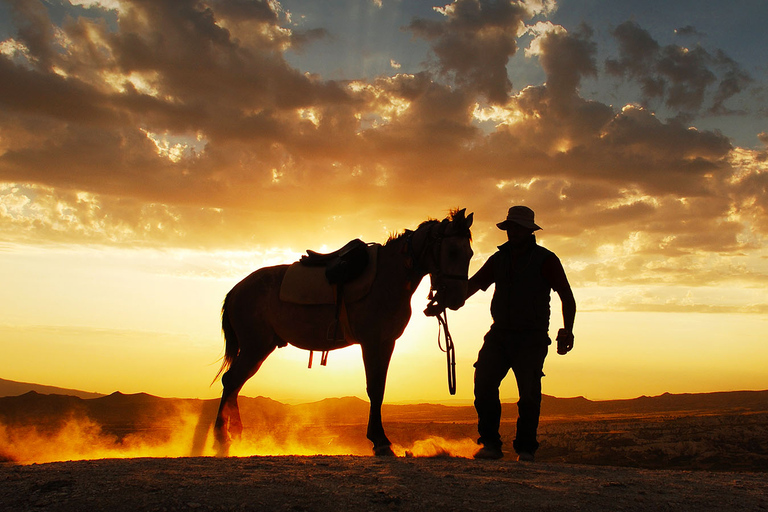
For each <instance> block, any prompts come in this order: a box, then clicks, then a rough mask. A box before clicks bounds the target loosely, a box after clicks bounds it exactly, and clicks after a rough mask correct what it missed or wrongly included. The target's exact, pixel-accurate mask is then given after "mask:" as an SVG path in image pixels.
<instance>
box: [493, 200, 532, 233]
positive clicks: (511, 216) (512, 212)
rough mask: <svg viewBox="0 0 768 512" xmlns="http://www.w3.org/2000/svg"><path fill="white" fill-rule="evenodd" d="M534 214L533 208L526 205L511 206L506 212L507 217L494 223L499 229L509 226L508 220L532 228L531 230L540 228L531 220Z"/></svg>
mask: <svg viewBox="0 0 768 512" xmlns="http://www.w3.org/2000/svg"><path fill="white" fill-rule="evenodd" d="M533 218H534V214H533V210H531V209H530V208H528V207H527V206H513V207H512V208H510V209H509V212H507V218H506V219H505V220H504V221H502V222H499V223H498V224H496V226H497V227H498V228H499V229H503V230H505V231H506V229H507V226H509V223H510V222H514V223H515V224H519V225H520V226H523V227H524V228H528V229H532V230H533V231H536V230H537V229H541V227H539V226H538V225H537V224H536V223H535V222H533Z"/></svg>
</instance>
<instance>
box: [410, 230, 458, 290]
mask: <svg viewBox="0 0 768 512" xmlns="http://www.w3.org/2000/svg"><path fill="white" fill-rule="evenodd" d="M449 225H450V221H448V220H444V221H442V222H437V221H435V222H434V223H433V224H431V225H429V226H428V227H427V233H426V235H425V237H426V238H425V240H424V245H423V246H422V248H421V249H420V250H417V249H416V244H415V241H414V238H415V236H416V233H418V231H419V230H418V229H417V230H416V231H412V232H411V233H410V234H409V237H408V242H407V243H408V249H407V250H408V253H409V256H410V258H411V262H412V269H413V271H414V272H415V273H416V274H418V275H419V276H425V275H427V274H429V275H430V276H432V278H433V279H434V280H435V281H439V280H441V279H459V280H463V281H466V280H467V279H468V278H469V276H468V275H467V274H451V273H448V272H443V269H442V268H441V267H442V266H441V264H440V256H441V255H442V250H443V240H445V239H446V238H452V237H463V236H464V235H462V234H455V235H446V234H445V232H446V230H447V229H448V226H449ZM435 231H437V233H435ZM428 251H429V252H428ZM425 257H428V258H429V260H428V261H427V262H426V264H425V263H424V262H423V260H424V258H425ZM430 263H431V264H432V267H433V269H434V270H432V271H430V270H429V268H430V265H429V264H430Z"/></svg>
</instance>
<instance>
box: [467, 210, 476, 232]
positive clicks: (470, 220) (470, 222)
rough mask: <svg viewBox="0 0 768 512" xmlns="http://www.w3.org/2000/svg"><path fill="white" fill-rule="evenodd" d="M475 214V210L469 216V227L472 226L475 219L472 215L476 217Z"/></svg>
mask: <svg viewBox="0 0 768 512" xmlns="http://www.w3.org/2000/svg"><path fill="white" fill-rule="evenodd" d="M474 215H475V212H472V213H470V214H469V215H468V216H467V229H469V228H471V227H472V221H473V220H474V219H473V218H472V217H474Z"/></svg>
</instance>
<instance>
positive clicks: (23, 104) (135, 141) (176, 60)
mask: <svg viewBox="0 0 768 512" xmlns="http://www.w3.org/2000/svg"><path fill="white" fill-rule="evenodd" d="M14 6H15V10H14V16H15V18H14V24H15V25H14V26H15V28H16V32H15V33H14V34H13V35H12V37H10V38H8V39H7V40H6V42H5V43H4V45H3V46H2V48H4V50H3V52H4V53H2V54H0V104H2V108H1V109H0V181H1V182H2V183H3V184H2V185H1V186H0V218H1V219H2V224H1V225H0V231H1V232H2V235H3V236H4V237H6V239H8V240H16V241H23V242H25V243H34V242H35V241H43V240H45V241H56V242H74V243H88V244H93V243H95V244H98V243H105V244H115V245H120V244H136V245H138V246H181V247H209V248H241V247H242V246H243V245H246V246H249V247H253V246H259V245H261V244H266V245H267V246H270V247H277V246H281V245H282V246H286V247H292V246H294V245H295V244H300V245H301V247H299V248H298V249H299V250H303V249H305V248H310V247H313V246H314V247H318V246H320V245H323V244H329V245H334V244H341V243H343V242H344V241H346V240H348V239H349V238H352V237H355V236H360V237H362V238H364V239H368V240H370V241H383V240H385V239H386V236H387V235H388V233H390V232H392V231H397V230H402V229H403V228H408V227H415V225H417V224H418V222H420V221H421V220H424V219H425V218H426V217H427V216H433V217H438V216H441V215H443V214H445V213H446V212H447V210H448V209H449V208H451V207H456V206H461V207H467V208H469V209H470V210H472V211H475V212H476V213H477V215H476V216H475V218H476V219H477V220H476V228H475V233H476V236H475V240H476V249H477V252H478V253H479V254H487V253H489V252H491V251H493V249H494V247H495V245H497V244H498V243H500V242H501V241H503V240H501V239H499V233H498V232H497V230H496V228H495V227H494V223H495V222H498V220H499V219H500V217H503V214H504V212H505V211H506V208H507V207H508V205H509V204H512V203H524V204H528V205H530V206H532V207H533V208H534V209H535V210H536V212H537V218H541V219H542V222H543V224H542V225H543V226H544V228H545V229H544V232H543V233H542V236H544V237H545V239H546V241H547V243H548V244H551V245H552V247H553V248H555V249H557V252H558V254H560V255H561V256H563V259H564V260H566V261H567V260H569V259H572V260H574V261H575V262H580V263H579V265H581V267H579V269H577V268H576V266H574V267H573V268H574V270H573V272H574V274H573V280H574V282H578V283H586V284H590V283H596V282H600V283H604V281H605V280H606V279H608V280H620V279H630V277H628V276H631V279H638V280H641V279H642V280H645V281H646V282H653V281H654V280H658V281H660V282H665V283H666V282H668V281H674V280H675V279H677V280H678V281H680V282H685V283H689V282H693V281H694V280H695V279H694V277H691V276H699V277H700V278H701V279H702V280H708V282H715V281H716V280H717V279H731V278H732V277H733V275H734V274H733V273H730V274H729V273H728V272H725V271H717V272H714V273H712V272H711V271H710V270H709V269H708V267H707V265H706V262H707V261H708V258H714V257H717V258H720V257H723V258H724V257H725V256H722V255H728V257H730V258H734V261H736V260H745V261H746V260H748V261H749V264H745V265H746V267H745V268H746V269H747V272H746V273H745V274H744V275H748V276H750V279H753V280H757V279H759V275H760V271H759V269H760V268H762V267H760V265H759V263H756V262H759V261H762V260H761V259H760V258H762V257H764V256H765V254H764V250H763V249H762V247H763V245H764V242H765V237H766V236H767V235H768V221H766V220H765V219H767V218H768V215H766V213H768V203H766V197H768V193H766V192H768V189H767V188H766V187H768V183H767V182H766V178H765V176H768V172H766V170H767V168H766V157H765V151H753V150H746V149H743V148H738V147H735V146H734V145H733V144H732V142H731V141H730V140H729V139H728V138H727V137H725V136H724V135H723V134H722V133H720V132H718V131H710V130H705V129H697V128H694V127H691V126H690V124H689V123H684V122H683V120H682V119H681V118H674V117H673V118H672V119H669V120H664V119H661V118H660V117H658V116H657V115H655V114H654V112H653V110H652V108H651V106H650V105H645V106H642V105H641V104H640V103H641V102H638V104H630V105H621V106H617V107H615V106H612V105H609V104H607V103H604V102H602V101H598V100H595V99H587V98H585V97H584V95H583V94H582V92H581V88H582V84H583V83H584V82H585V81H586V79H591V80H595V79H597V80H600V79H601V70H600V69H599V66H598V65H597V55H598V47H597V43H596V42H595V40H594V34H593V32H592V30H591V29H590V28H589V27H588V26H586V25H584V26H581V27H577V28H576V29H574V30H568V29H566V27H562V26H558V25H555V24H553V23H551V22H546V21H544V22H540V23H539V21H538V20H539V18H536V23H534V24H532V25H530V26H526V24H525V23H526V22H529V21H530V20H533V19H534V17H535V16H545V15H546V14H548V13H551V12H553V10H554V7H555V4H554V3H552V2H539V3H532V2H529V3H526V4H517V3H508V2H480V1H467V0H457V1H455V2H452V3H449V4H447V5H445V6H443V7H440V8H439V10H438V12H437V14H436V16H435V17H434V18H429V19H427V18H417V19H415V20H413V21H412V23H411V24H410V25H409V26H408V29H409V30H410V31H412V32H413V33H414V34H415V35H417V36H418V37H420V38H423V39H425V40H427V41H428V42H429V43H430V44H431V45H432V49H433V52H434V56H435V58H436V67H432V66H429V65H427V66H425V67H424V69H420V70H418V71H416V72H409V73H406V72H403V69H402V68H400V69H398V68H396V67H395V66H394V64H393V68H394V69H393V70H392V73H393V74H392V75H391V76H386V75H382V76H378V77H373V78H370V79H368V78H364V77H360V78H359V79H354V80H349V81H339V80H327V79H324V78H323V77H322V76H319V75H313V74H310V73H305V72H304V71H303V70H301V69H296V68H294V67H292V66H291V65H290V64H289V63H288V61H287V60H286V57H285V55H286V52H287V51H288V50H289V49H295V48H297V45H298V46H301V45H304V46H305V47H306V45H312V44H313V42H314V41H317V40H318V38H324V37H333V34H331V33H330V32H329V31H328V30H327V29H324V28H318V29H314V30H312V31H307V32H303V33H299V32H296V31H294V30H292V28H290V27H291V26H292V25H291V23H290V19H291V16H292V15H293V14H292V13H290V12H287V11H286V10H284V9H283V8H282V7H281V6H280V5H279V4H278V3H277V2H274V1H270V2H266V1H264V2H244V1H225V0H221V1H216V2H209V3H207V4H203V3H200V2H197V1H192V0H189V1H154V2H143V1H132V2H127V1H126V2H120V3H119V5H118V6H117V7H116V10H115V11H112V12H111V13H110V16H113V18H109V19H107V18H108V16H106V14H104V13H106V12H107V11H106V10H105V9H96V8H92V9H90V10H88V11H87V12H85V11H82V10H81V11H77V12H78V13H79V15H77V16H75V15H73V16H71V17H69V18H65V19H63V21H61V22H54V21H52V20H51V18H50V17H49V15H48V14H47V11H46V7H45V4H36V3H34V2H24V3H18V4H14ZM384 8H387V6H386V5H383V6H382V9H384ZM614 36H615V38H616V40H617V42H618V43H619V50H618V57H617V58H615V59H611V60H608V61H607V62H606V71H607V72H608V73H609V74H611V75H612V76H621V77H624V78H626V79H629V80H633V81H637V82H638V83H640V84H641V87H642V91H643V95H644V98H642V99H644V100H651V99H656V100H663V101H664V102H665V103H666V104H668V105H669V106H672V107H674V108H676V109H679V110H680V111H681V112H691V111H695V110H698V109H703V108H707V109H709V110H711V111H713V112H719V113H720V114H722V113H728V112H730V111H729V110H728V106H727V105H728V102H729V100H730V99H731V98H733V97H734V96H735V95H736V94H738V93H739V92H740V91H742V90H743V88H744V87H745V85H746V84H747V83H749V80H750V78H749V77H748V75H747V74H746V73H745V72H744V71H743V69H742V67H741V66H740V65H739V63H737V62H735V61H733V60H732V59H730V58H729V57H728V56H726V55H725V54H724V53H722V52H714V53H710V52H708V51H706V50H704V49H703V48H700V47H697V48H694V49H692V50H688V51H685V50H684V49H683V48H682V47H679V46H674V45H670V46H662V45H660V44H659V43H658V42H657V41H655V39H654V38H653V37H652V36H651V35H650V33H649V32H647V31H646V30H644V29H643V28H641V27H640V26H639V25H637V24H635V23H631V22H628V23H624V24H622V25H620V26H619V27H617V29H616V31H615V32H614ZM527 38H529V39H527ZM523 39H526V40H528V41H529V44H528V47H527V50H526V54H527V57H528V58H529V59H530V62H531V63H533V64H537V65H540V66H541V68H542V70H543V71H544V73H545V75H546V80H545V82H544V83H536V84H530V85H527V84H520V85H521V87H519V90H518V91H517V92H513V90H512V85H511V83H510V81H509V77H508V75H507V66H508V65H509V64H510V59H511V57H513V56H514V55H515V54H516V52H517V50H518V42H519V41H520V40H523ZM392 62H393V63H394V62H395V61H394V60H393V61H392ZM405 67H406V65H405V64H404V65H403V68H405ZM759 137H760V139H761V140H763V142H765V139H766V137H765V136H764V134H761V135H760V136H759ZM718 265H720V266H719V267H718V268H720V269H724V268H725V267H726V264H725V263H722V264H720V263H719V264H718ZM669 269H677V270H675V271H671V270H669ZM621 276H624V277H621Z"/></svg>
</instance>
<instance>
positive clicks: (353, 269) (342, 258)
mask: <svg viewBox="0 0 768 512" xmlns="http://www.w3.org/2000/svg"><path fill="white" fill-rule="evenodd" d="M299 262H300V263H301V264H302V265H304V266H307V267H325V278H326V279H327V280H328V283H329V284H332V285H334V284H335V285H343V284H344V283H348V282H350V281H354V280H355V279H357V278H358V277H360V275H361V274H362V273H363V271H364V270H365V268H366V267H367V266H368V244H366V243H365V242H363V241H362V240H360V239H359V238H356V239H354V240H351V241H349V242H347V244H346V245H344V247H342V248H340V249H337V250H335V251H333V252H329V253H326V254H321V253H319V252H315V251H311V250H309V249H307V254H306V256H302V257H301V259H300V260H299Z"/></svg>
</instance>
